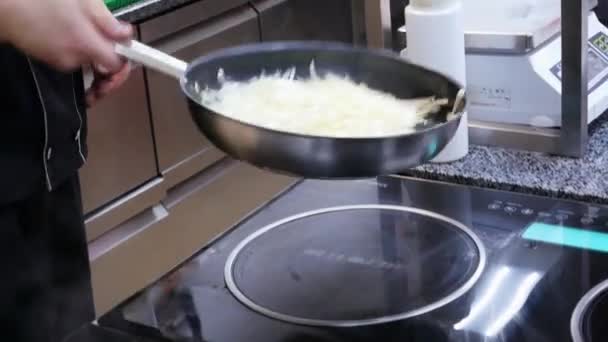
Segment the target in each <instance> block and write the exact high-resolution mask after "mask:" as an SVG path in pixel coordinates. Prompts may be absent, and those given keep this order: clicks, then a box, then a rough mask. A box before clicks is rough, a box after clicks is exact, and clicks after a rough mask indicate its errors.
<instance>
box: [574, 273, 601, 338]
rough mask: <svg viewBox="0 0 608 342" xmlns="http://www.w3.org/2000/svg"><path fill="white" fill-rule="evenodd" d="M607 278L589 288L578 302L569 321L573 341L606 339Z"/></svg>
mask: <svg viewBox="0 0 608 342" xmlns="http://www.w3.org/2000/svg"><path fill="white" fill-rule="evenodd" d="M607 319H608V280H606V281H604V282H602V283H600V284H599V285H598V286H596V287H595V288H593V289H591V290H590V291H589V292H588V293H587V294H586V295H585V296H584V297H583V298H582V299H581V301H580V302H579V303H578V305H577V307H576V309H575V310H574V314H573V317H572V321H571V329H572V337H573V340H574V342H599V341H606V339H607V337H608V324H606V323H607Z"/></svg>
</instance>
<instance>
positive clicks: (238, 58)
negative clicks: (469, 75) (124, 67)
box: [116, 41, 465, 178]
mask: <svg viewBox="0 0 608 342" xmlns="http://www.w3.org/2000/svg"><path fill="white" fill-rule="evenodd" d="M116 51H117V52H118V53H119V54H121V55H123V56H125V57H127V58H129V59H131V60H133V61H135V62H138V63H141V64H143V65H145V66H147V67H149V68H152V69H154V70H156V71H159V72H162V73H165V74H167V75H170V76H173V77H175V78H176V79H178V80H179V81H180V85H181V89H182V91H183V93H184V95H185V97H186V99H187V101H188V104H189V108H190V112H191V115H192V118H193V119H194V122H195V123H196V125H197V126H198V128H199V129H200V131H201V132H202V133H203V134H204V135H205V136H206V137H207V138H208V139H209V140H210V141H211V142H212V143H213V144H214V145H215V146H216V147H218V148H219V149H220V150H222V151H223V152H224V153H226V154H227V155H229V156H231V157H233V158H235V159H239V160H242V161H245V162H248V163H250V164H253V165H255V166H258V167H260V168H265V169H269V170H273V171H276V172H281V173H287V174H291V175H296V176H300V177H305V178H362V177H374V176H379V175H384V174H393V173H398V172H400V171H403V170H405V169H407V168H411V167H414V166H417V165H419V164H422V163H425V162H427V161H429V160H431V159H432V158H434V157H435V156H436V155H437V154H438V153H439V152H441V150H442V149H443V148H444V147H445V145H446V144H447V143H448V142H449V141H450V139H451V138H452V137H453V136H454V133H455V132H456V129H457V128H458V124H459V123H460V119H461V117H462V114H463V110H464V107H465V99H464V91H463V90H462V89H461V86H460V85H458V84H457V83H456V82H454V81H452V80H450V79H448V78H447V77H445V76H442V75H440V74H438V73H435V72H432V71H429V70H426V69H424V68H422V67H419V66H416V65H413V64H411V63H408V62H407V61H405V60H403V59H401V58H400V57H398V56H396V55H395V54H392V53H390V52H384V51H372V50H368V49H363V48H357V47H353V46H350V45H343V44H338V43H322V42H277V43H260V44H252V45H243V46H239V47H235V48H229V49H225V50H220V51H218V52H215V53H212V54H209V55H206V56H203V57H201V58H199V59H197V60H195V61H194V62H192V63H191V64H189V65H188V64H187V63H185V62H183V61H180V60H178V59H176V58H174V57H172V56H169V55H166V54H164V53H163V52H160V51H158V50H155V49H153V48H151V47H148V46H146V45H143V44H141V43H139V42H137V41H132V42H130V43H129V44H125V45H117V47H116ZM313 60H314V62H315V66H316V69H317V73H318V74H320V75H323V74H324V73H327V72H335V73H338V74H341V75H344V74H346V75H348V76H349V77H350V78H351V79H352V80H354V81H357V82H364V83H365V84H367V85H368V86H370V87H371V88H374V89H378V90H382V91H386V92H389V93H391V94H393V95H395V96H397V97H399V98H414V97H424V96H437V97H438V98H444V99H448V100H449V101H448V102H449V103H448V104H447V105H445V106H443V107H442V108H441V109H440V110H439V112H437V113H435V114H433V115H431V116H430V117H428V120H426V123H424V124H423V125H420V126H419V127H417V128H416V130H415V132H413V133H411V134H403V135H395V136H387V137H381V138H333V137H332V138H330V137H322V136H312V135H302V134H293V133H286V132H282V131H277V130H272V129H267V128H263V127H259V126H255V125H251V124H249V123H245V122H241V121H239V120H235V119H232V118H229V117H227V116H225V115H222V114H220V113H216V112H214V111H213V110H211V109H209V108H207V107H205V106H204V105H202V104H201V102H200V95H199V94H197V91H196V90H195V88H197V89H198V87H195V83H198V84H199V85H200V86H201V87H204V86H209V87H210V88H214V87H219V81H218V70H219V69H220V68H221V69H223V70H224V71H225V75H226V76H228V77H229V78H231V79H233V80H249V79H251V78H252V77H255V76H258V75H259V74H260V73H261V72H262V70H266V71H275V70H283V71H285V70H288V69H289V68H292V67H295V68H296V76H298V77H307V76H309V73H310V68H309V66H310V63H311V61H313Z"/></svg>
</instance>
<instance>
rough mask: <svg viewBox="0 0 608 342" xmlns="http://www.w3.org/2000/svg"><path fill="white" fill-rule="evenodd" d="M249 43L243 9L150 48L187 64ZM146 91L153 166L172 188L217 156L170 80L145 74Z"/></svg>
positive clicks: (253, 21) (250, 18)
mask: <svg viewBox="0 0 608 342" xmlns="http://www.w3.org/2000/svg"><path fill="white" fill-rule="evenodd" d="M255 41H259V30H258V23H257V17H256V13H255V11H253V10H252V9H251V8H249V7H246V8H240V9H238V10H234V11H231V12H229V13H227V14H226V15H224V16H221V17H219V18H216V19H214V20H212V21H209V22H206V23H204V24H201V25H199V26H195V27H192V28H190V29H188V30H185V31H182V32H180V33H179V34H175V35H173V36H171V37H169V38H167V39H166V40H160V41H158V43H156V44H155V46H156V47H157V48H159V49H161V50H164V51H166V52H168V53H171V54H174V55H175V56H177V57H178V58H181V59H184V60H186V61H191V60H193V59H195V58H197V57H199V56H202V55H204V54H205V53H208V52H210V51H213V50H216V49H220V48H224V47H229V46H232V45H238V44H242V43H249V42H255ZM148 87H149V92H150V105H151V109H152V117H153V122H154V133H155V137H156V143H157V151H158V160H159V165H160V169H161V172H162V173H163V175H164V177H165V179H166V180H167V182H168V184H170V185H173V184H176V183H177V182H179V181H182V180H184V177H189V176H192V175H193V174H194V173H196V172H199V171H200V170H201V169H202V168H204V167H206V166H208V165H210V164H211V163H214V162H216V161H217V160H219V159H220V158H222V157H223V155H222V154H221V153H219V152H218V151H217V150H215V149H214V148H212V147H211V145H210V143H209V142H208V141H207V140H206V139H205V138H204V136H203V135H202V134H201V133H200V132H199V130H198V129H197V128H196V126H195V125H194V123H193V121H192V118H191V117H190V113H189V111H188V107H187V103H186V99H185V98H184V96H183V95H182V93H181V90H180V88H179V86H178V84H177V82H175V80H174V79H171V78H169V77H167V76H165V75H161V74H159V73H156V72H153V71H149V72H148Z"/></svg>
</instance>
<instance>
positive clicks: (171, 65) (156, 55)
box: [114, 40, 188, 80]
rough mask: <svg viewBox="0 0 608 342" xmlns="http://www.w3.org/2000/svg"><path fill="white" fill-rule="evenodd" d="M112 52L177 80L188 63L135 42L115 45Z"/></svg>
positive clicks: (184, 71)
mask: <svg viewBox="0 0 608 342" xmlns="http://www.w3.org/2000/svg"><path fill="white" fill-rule="evenodd" d="M114 50H115V51H116V53H117V54H119V55H121V56H124V57H126V58H128V59H130V60H132V61H134V62H137V63H140V64H143V65H145V66H147V67H149V68H151V69H154V70H156V71H158V72H161V73H163V74H167V75H169V76H172V77H175V78H176V79H178V80H179V79H181V78H182V77H183V76H184V74H185V73H186V69H188V63H186V62H184V61H182V60H180V59H177V58H175V57H173V56H171V55H168V54H166V53H164V52H162V51H160V50H157V49H155V48H152V47H150V46H148V45H145V44H142V43H140V42H138V41H136V40H132V41H130V42H129V43H127V44H116V45H115V47H114Z"/></svg>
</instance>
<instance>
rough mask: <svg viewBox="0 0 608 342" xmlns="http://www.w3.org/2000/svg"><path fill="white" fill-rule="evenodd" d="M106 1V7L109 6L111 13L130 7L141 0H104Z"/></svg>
mask: <svg viewBox="0 0 608 342" xmlns="http://www.w3.org/2000/svg"><path fill="white" fill-rule="evenodd" d="M104 1H105V3H106V6H108V8H109V9H110V10H111V11H115V10H117V9H120V8H123V7H126V6H129V5H131V4H134V3H136V2H139V1H140V0H104Z"/></svg>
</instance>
